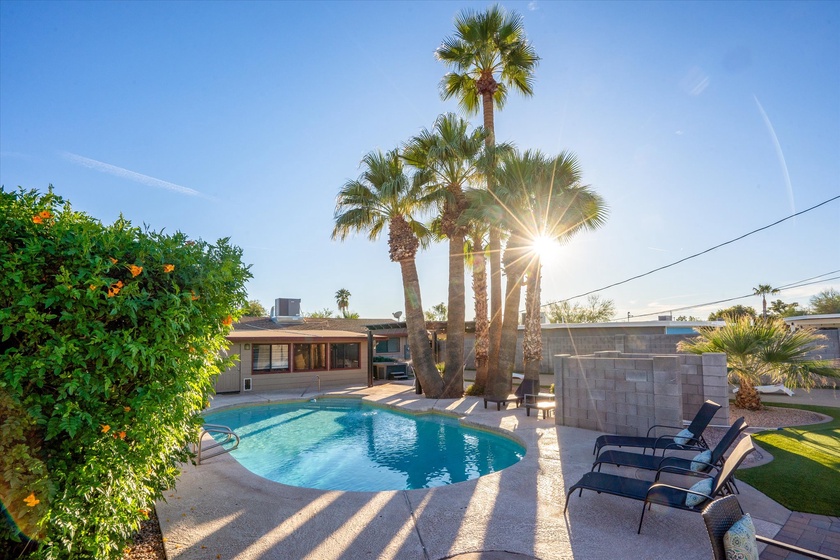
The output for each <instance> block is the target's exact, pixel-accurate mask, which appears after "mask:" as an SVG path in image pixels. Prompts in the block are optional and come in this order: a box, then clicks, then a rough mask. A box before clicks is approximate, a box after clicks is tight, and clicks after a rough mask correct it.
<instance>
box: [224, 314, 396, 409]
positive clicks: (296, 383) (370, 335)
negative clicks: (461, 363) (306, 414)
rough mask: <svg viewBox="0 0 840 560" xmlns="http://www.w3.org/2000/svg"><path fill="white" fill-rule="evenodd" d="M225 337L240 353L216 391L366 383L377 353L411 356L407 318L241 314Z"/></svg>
mask: <svg viewBox="0 0 840 560" xmlns="http://www.w3.org/2000/svg"><path fill="white" fill-rule="evenodd" d="M380 333H381V334H380ZM227 339H228V341H229V342H230V346H229V347H228V349H227V354H228V355H235V356H238V359H237V360H236V364H234V365H233V366H232V367H231V368H229V369H228V370H226V371H225V372H223V373H222V374H221V375H219V378H218V379H217V380H216V392H217V393H231V392H239V391H252V390H253V391H272V390H301V391H303V390H305V389H307V388H312V389H317V388H319V387H330V386H346V385H367V384H368V383H369V382H370V377H369V376H371V375H372V374H373V368H372V367H369V365H370V364H371V362H372V357H373V356H382V357H387V358H392V359H397V360H404V359H406V358H407V357H408V356H409V354H408V352H409V350H408V345H407V343H406V340H407V331H406V328H405V323H397V322H395V321H393V320H391V321H388V320H387V319H343V318H312V317H300V316H299V315H289V316H274V317H271V318H269V317H243V318H242V319H241V320H240V321H239V322H238V323H236V324H235V325H234V328H233V331H231V332H230V334H228V336H227Z"/></svg>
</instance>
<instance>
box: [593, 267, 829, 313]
mask: <svg viewBox="0 0 840 560" xmlns="http://www.w3.org/2000/svg"><path fill="white" fill-rule="evenodd" d="M836 272H840V270H832V271H831V272H826V273H825V274H820V275H819V276H812V277H811V278H806V279H805V280H799V281H797V282H793V283H792V284H787V285H785V286H782V287H781V288H777V289H778V290H779V291H780V292H782V291H784V290H789V289H791V288H801V287H802V286H810V285H811V284H820V283H822V282H828V281H829V280H837V279H838V278H840V276H833V277H831V278H823V279H822V280H816V281H814V282H808V280H813V279H814V278H820V277H822V276H826V275H828V274H834V273H836ZM753 296H755V293H752V294H747V295H745V296H738V297H733V298H727V299H720V300H718V301H709V302H706V303H698V304H695V305H687V306H685V307H676V308H670V309H667V310H665V311H656V312H653V313H643V314H641V315H630V317H651V316H653V315H661V314H663V313H673V312H674V311H685V310H686V309H695V308H697V307H705V306H707V305H716V304H719V303H727V302H730V301H735V300H739V299H746V298H748V297H753ZM626 320H627V318H626V317H617V318H615V319H612V320H611V321H610V322H611V323H614V322H619V321H626Z"/></svg>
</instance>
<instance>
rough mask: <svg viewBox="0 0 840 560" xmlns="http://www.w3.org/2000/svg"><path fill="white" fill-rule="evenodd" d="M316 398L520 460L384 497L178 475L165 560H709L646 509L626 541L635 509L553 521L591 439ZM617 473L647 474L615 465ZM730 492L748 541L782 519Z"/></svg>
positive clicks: (755, 495) (165, 512) (693, 539)
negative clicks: (461, 431) (463, 424)
mask: <svg viewBox="0 0 840 560" xmlns="http://www.w3.org/2000/svg"><path fill="white" fill-rule="evenodd" d="M323 394H329V395H333V396H363V397H364V398H365V399H367V400H370V401H373V402H378V403H383V404H388V405H392V406H398V407H402V408H405V409H408V410H416V411H422V410H431V409H434V410H440V411H447V412H452V413H456V414H458V415H460V416H463V417H464V419H465V421H467V422H470V423H473V424H478V425H482V426H487V427H490V428H497V429H503V430H508V431H510V432H512V434H513V435H514V436H515V437H517V438H518V439H519V440H521V441H522V442H523V443H524V444H525V445H526V447H527V453H526V456H525V457H524V459H523V460H522V461H520V462H519V463H517V464H516V465H513V466H511V467H509V468H507V469H504V470H503V471H500V472H498V473H494V474H491V475H487V476H484V477H481V478H479V479H477V480H472V481H468V482H462V483H458V484H453V485H449V486H443V487H439V488H431V489H422V490H407V491H391V492H341V491H321V490H312V489H307V488H297V487H291V486H286V485H283V484H279V483H276V482H272V481H268V480H266V479H264V478H261V477H259V476H257V475H255V474H252V473H251V472H250V471H248V470H246V469H245V468H244V467H242V466H240V465H239V463H237V462H236V460H235V459H234V458H233V457H231V456H230V455H221V456H218V457H214V458H211V459H208V460H207V461H206V462H203V463H202V465H201V466H199V467H194V466H191V465H187V466H185V468H184V471H183V474H182V475H181V477H180V479H179V481H178V485H177V488H176V490H175V491H170V492H167V493H166V500H167V501H166V502H160V503H158V504H157V512H158V517H159V519H160V524H161V530H162V532H163V536H164V538H165V539H166V540H165V546H166V553H167V557H168V558H169V559H170V560H192V559H206V558H211V559H212V558H221V559H241V560H244V559H256V558H259V559H275V558H276V559H312V560H316V559H317V560H324V559H331V558H336V559H338V558H342V559H353V560H357V559H362V558H371V559H374V558H375V559H412V560H413V559H423V560H441V559H447V558H459V560H461V559H466V558H469V559H471V560H490V559H493V560H501V559H514V558H516V559H522V558H539V559H542V560H553V559H565V558H576V559H584V560H586V559H592V560H596V559H597V560H600V559H604V558H650V559H655V558H663V559H665V558H677V557H679V558H681V560H693V559H698V560H700V559H703V560H705V559H707V558H709V555H710V553H711V548H710V546H709V544H708V538H707V536H706V531H705V529H704V527H703V521H702V519H701V517H700V516H699V515H697V514H694V513H690V512H684V511H675V510H672V509H666V508H661V507H658V506H654V508H653V511H652V513H650V514H648V515H646V516H645V523H644V527H643V528H642V534H641V535H637V534H636V527H637V525H638V520H639V515H640V513H641V507H642V505H641V503H639V502H635V501H632V500H626V499H621V498H617V497H614V496H608V495H605V494H595V493H593V492H585V493H584V495H583V497H578V496H577V495H575V496H572V497H571V498H570V499H571V500H572V503H571V504H570V505H569V513H568V519H566V518H564V516H563V506H564V503H565V491H566V488H567V487H568V486H570V485H571V484H572V483H574V482H575V481H577V480H578V478H580V476H582V474H583V473H584V472H587V471H588V470H589V469H590V467H591V465H592V460H593V459H592V442H593V441H594V438H595V437H596V436H597V435H598V433H596V432H592V431H588V430H582V429H578V428H568V427H564V426H557V425H555V424H554V421H553V419H548V420H543V419H539V418H536V417H534V416H531V417H528V416H526V415H525V409H524V408H509V409H508V410H502V411H496V410H495V407H491V408H488V409H484V407H483V405H482V400H481V399H480V398H475V397H465V398H462V399H447V400H432V399H426V398H423V397H422V396H418V395H415V394H414V390H413V387H412V386H411V385H409V384H404V383H387V384H381V385H376V386H374V387H370V388H368V387H351V388H347V389H344V390H338V391H336V390H333V391H328V392H324V393H323ZM313 396H315V395H314V394H307V395H306V397H307V398H312V397H313ZM289 398H300V395H289V394H279V393H278V394H266V393H262V394H250V393H249V394H240V395H221V396H218V397H216V398H215V399H214V400H213V402H212V405H211V408H212V409H217V408H220V407H226V406H234V405H238V404H245V403H258V402H269V401H277V400H288V399H289ZM620 472H621V474H623V475H625V476H638V477H639V478H648V477H650V473H648V472H644V471H639V472H636V471H635V470H634V469H628V468H626V467H625V468H622V469H621V470H620ZM739 488H740V489H741V492H742V493H741V496H740V497H739V499H740V501H741V503H742V505H743V506H744V509H745V511H749V512H751V513H752V514H753V518H754V520H755V524H756V528H757V530H758V532H759V533H760V534H763V535H767V536H773V535H775V534H776V533H777V532H778V530H779V529H780V528H781V526H782V525H783V524H784V523H785V522H786V521H787V519H788V517H789V515H790V512H789V511H788V510H787V509H785V508H783V507H782V506H780V505H778V504H776V503H775V502H773V501H772V500H770V499H769V498H767V497H766V496H764V495H763V494H761V493H759V492H758V491H756V490H754V489H753V488H751V487H749V486H747V485H746V484H744V483H742V482H739Z"/></svg>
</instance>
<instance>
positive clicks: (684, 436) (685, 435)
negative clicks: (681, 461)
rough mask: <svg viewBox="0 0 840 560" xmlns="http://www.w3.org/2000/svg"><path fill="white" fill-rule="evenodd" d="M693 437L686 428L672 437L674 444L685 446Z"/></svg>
mask: <svg viewBox="0 0 840 560" xmlns="http://www.w3.org/2000/svg"><path fill="white" fill-rule="evenodd" d="M693 437H694V434H692V433H691V432H689V431H688V428H686V429H685V430H683V431H681V432H680V433H678V434H677V435H675V436H674V443H678V444H680V445H685V444H686V443H688V440H690V439H691V438H693Z"/></svg>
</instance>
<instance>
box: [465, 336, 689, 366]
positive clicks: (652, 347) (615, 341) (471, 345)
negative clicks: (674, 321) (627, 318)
mask: <svg viewBox="0 0 840 560" xmlns="http://www.w3.org/2000/svg"><path fill="white" fill-rule="evenodd" d="M663 331H664V328H662V327H660V328H659V329H658V330H654V329H650V328H643V327H637V330H634V329H632V328H625V329H615V328H613V329H604V328H600V329H599V328H594V327H593V328H587V327H577V328H574V329H558V328H551V329H549V328H545V326H544V327H543V330H542V361H541V362H540V372H541V373H553V372H554V367H555V356H558V355H561V354H570V355H572V356H583V355H588V354H593V353H595V352H601V351H616V352H625V353H639V354H675V353H676V352H677V344H679V342H680V341H681V340H685V339H688V338H692V337H693V336H697V335H693V334H664V333H663ZM523 335H524V331H522V330H521V329H520V331H519V339H518V340H517V343H516V363H515V365H514V368H515V371H522V370H523V369H524V364H523V358H522V338H523ZM465 345H466V356H467V357H466V364H467V365H466V367H467V369H475V337H474V335H472V334H468V335H467V337H466V342H465Z"/></svg>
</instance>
